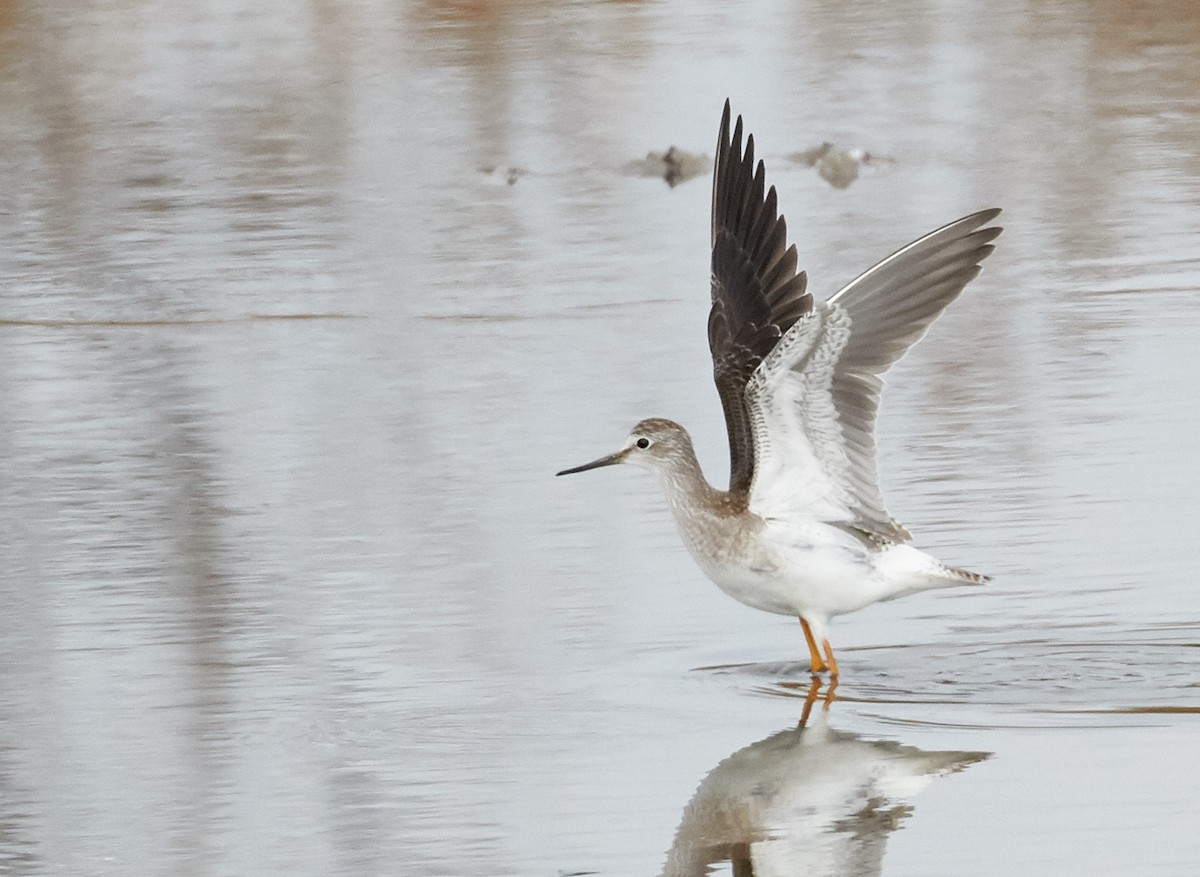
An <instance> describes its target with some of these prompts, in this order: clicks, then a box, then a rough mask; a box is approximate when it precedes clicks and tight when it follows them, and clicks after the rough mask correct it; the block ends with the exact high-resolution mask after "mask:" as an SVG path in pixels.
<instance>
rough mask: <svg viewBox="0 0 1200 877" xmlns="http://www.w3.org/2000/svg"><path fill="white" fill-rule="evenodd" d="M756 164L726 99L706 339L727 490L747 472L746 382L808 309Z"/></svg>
mask: <svg viewBox="0 0 1200 877" xmlns="http://www.w3.org/2000/svg"><path fill="white" fill-rule="evenodd" d="M763 177H764V171H763V163H762V162H761V161H760V162H759V163H758V168H757V170H756V169H755V165H754V137H753V135H751V136H748V137H747V138H746V150H745V153H743V152H742V118H741V116H738V120H737V125H736V127H735V128H734V131H733V136H732V139H731V138H730V134H729V101H725V112H724V114H723V115H722V117H721V133H720V137H719V139H718V140H717V157H716V166H715V168H714V170H713V208H712V310H711V311H710V312H709V315H708V345H709V349H710V350H711V351H712V357H713V377H714V379H715V380H716V384H717V392H718V393H719V394H720V396H721V404H722V406H724V408H725V424H726V427H727V428H728V430H729V489H730V491H731V492H738V493H745V492H746V491H748V490H749V488H750V482H751V479H752V477H753V474H754V450H753V448H754V445H753V435H752V430H751V425H750V416H749V413H748V412H747V410H746V394H745V390H746V382H747V381H749V380H750V376H751V375H752V374H753V373H754V370H755V369H756V368H758V366H759V363H761V362H762V361H763V358H764V357H766V356H767V354H768V353H770V352H771V349H772V348H773V347H774V346H775V345H776V343H778V341H779V339H780V338H781V337H783V335H784V334H785V333H786V332H787V331H788V330H789V329H790V328H792V326H793V324H795V322H796V321H797V320H798V319H799V318H800V317H802V316H804V315H805V314H807V313H809V312H810V311H811V310H812V306H813V298H812V295H811V294H809V293H808V292H806V291H805V286H806V279H805V276H804V273H803V272H800V273H797V272H796V248H795V247H794V246H792V247H789V246H788V245H787V224H786V223H785V222H784V219H783V217H782V216H777V214H776V199H775V187H774V186H772V187H771V188H770V189H769V190H767V192H766V194H765V195H764V194H763V186H764V184H763Z"/></svg>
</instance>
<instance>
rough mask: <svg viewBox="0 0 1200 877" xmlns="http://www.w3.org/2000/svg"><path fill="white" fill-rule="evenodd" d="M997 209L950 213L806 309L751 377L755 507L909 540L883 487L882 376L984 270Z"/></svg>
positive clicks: (748, 395)
mask: <svg viewBox="0 0 1200 877" xmlns="http://www.w3.org/2000/svg"><path fill="white" fill-rule="evenodd" d="M999 213H1000V211H999V210H984V211H982V212H980V213H975V214H972V215H971V216H967V217H964V218H963V219H960V220H958V221H956V222H952V223H950V224H949V225H947V226H944V227H943V228H940V229H938V230H937V231H935V232H932V233H931V234H928V235H926V236H925V237H923V238H921V239H920V240H918V241H914V242H913V243H911V244H909V245H908V246H907V247H904V248H903V249H902V250H900V251H898V252H896V253H894V254H892V255H891V256H889V257H888V258H886V259H884V260H883V261H882V262H880V263H879V264H878V265H876V266H875V267H874V268H871V269H870V270H869V271H867V272H866V273H864V274H862V275H860V276H859V277H857V278H856V279H854V280H852V281H851V282H850V283H849V284H847V285H846V286H845V287H843V288H842V289H841V290H839V291H838V292H837V293H835V294H834V295H833V296H832V297H831V298H829V299H828V300H827V301H825V302H822V303H821V305H820V306H818V307H817V308H816V309H815V310H814V311H813V312H812V313H811V314H809V315H808V316H806V317H805V318H804V319H802V320H799V321H798V322H797V323H796V324H795V325H793V326H792V328H791V329H790V330H788V331H787V333H786V334H785V335H784V336H783V338H782V339H780V341H779V343H778V344H777V345H776V346H775V348H774V349H773V350H772V351H771V352H770V353H769V354H768V355H767V356H766V357H765V358H764V359H763V361H762V363H761V364H760V365H759V366H758V368H757V369H756V370H755V372H754V374H753V376H752V377H751V379H750V381H749V382H748V383H747V386H746V407H747V409H748V411H749V412H750V424H751V430H752V438H753V446H754V464H753V472H754V476H753V482H752V484H751V487H750V499H749V507H750V509H751V511H754V512H755V513H756V514H759V515H761V516H763V517H769V518H789V517H802V518H808V519H811V520H819V521H826V522H830V523H843V524H845V525H847V526H849V527H853V528H854V529H856V530H858V531H860V532H862V533H863V534H865V535H867V536H869V537H871V538H873V539H876V540H882V541H885V542H902V541H907V540H908V539H909V538H910V537H909V534H908V531H907V530H905V529H904V527H902V526H901V525H900V524H898V523H897V522H896V521H894V520H893V519H892V517H891V516H890V515H889V514H888V513H887V509H886V508H885V507H884V504H883V497H882V496H880V493H879V473H878V466H877V463H876V452H875V419H876V414H877V413H878V410H879V395H880V392H881V391H882V389H883V380H882V378H881V376H882V375H883V373H884V372H885V371H887V370H888V368H889V367H890V366H891V365H892V363H894V362H895V361H896V360H897V359H899V358H900V357H901V356H903V355H904V353H905V351H907V350H908V349H909V348H910V347H911V346H912V345H913V344H914V343H915V342H916V341H917V340H918V339H919V338H920V337H921V336H922V335H924V334H925V331H926V330H927V329H928V328H929V326H930V324H931V323H932V322H933V321H934V320H935V319H937V317H938V315H939V314H941V312H942V311H943V310H944V309H945V307H946V305H948V304H949V303H950V302H952V301H953V300H954V299H955V298H957V297H958V295H959V293H960V292H962V290H963V287H965V286H966V285H967V283H968V282H970V281H971V280H972V279H973V278H974V277H975V276H977V275H978V274H979V272H980V270H981V268H980V263H981V262H982V261H983V260H984V259H986V258H987V257H988V255H990V254H991V252H992V250H993V249H995V248H994V247H993V246H992V244H991V241H992V240H994V239H995V238H996V236H997V235H999V234H1000V231H1001V229H1000V228H999V227H996V226H990V227H986V228H985V227H984V226H987V224H988V223H989V222H991V221H992V220H993V219H995V218H996V216H998V215H999Z"/></svg>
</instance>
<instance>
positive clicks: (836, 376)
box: [558, 101, 1001, 676]
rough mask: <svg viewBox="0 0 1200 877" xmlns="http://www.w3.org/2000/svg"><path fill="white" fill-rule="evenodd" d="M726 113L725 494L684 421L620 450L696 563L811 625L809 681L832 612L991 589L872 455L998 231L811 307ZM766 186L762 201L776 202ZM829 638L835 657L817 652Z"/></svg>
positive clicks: (714, 340) (654, 426) (820, 666)
mask: <svg viewBox="0 0 1200 877" xmlns="http://www.w3.org/2000/svg"><path fill="white" fill-rule="evenodd" d="M729 120H730V112H729V102H728V101H726V102H725V112H724V114H723V116H722V118H721V132H720V137H719V139H718V142H717V155H716V167H715V169H714V171H713V206H712V310H711V311H710V312H709V316H708V343H709V348H710V350H711V351H712V357H713V370H714V376H715V379H716V384H717V392H718V393H719V395H720V397H721V402H722V404H723V406H724V409H725V422H726V426H727V428H728V431H729V453H730V479H729V490H728V491H723V490H718V489H716V488H714V487H712V486H711V485H709V483H708V481H706V480H705V478H704V475H703V474H702V473H701V471H700V464H699V463H698V462H697V460H696V453H695V451H694V450H693V449H692V441H691V439H690V438H689V436H688V434H687V432H686V431H685V430H684V428H683V427H682V426H680V425H679V424H677V423H674V422H672V421H670V420H661V419H657V418H652V419H649V420H643V421H642V422H641V423H639V424H637V426H635V427H634V428H633V431H632V432H631V433H630V434H629V438H628V439H626V441H625V444H624V445H623V446H622V447H621V449H620V450H619V451H617V452H616V453H615V454H610V455H608V456H606V457H601V458H600V459H598V460H594V461H593V462H591V463H587V464H585V465H583V466H576V467H575V468H573V469H565V470H563V471H562V472H559V473H558V474H559V475H569V474H571V473H572V472H582V471H584V470H586V469H595V468H598V467H600V466H611V465H614V464H617V463H633V464H634V465H638V466H642V467H643V468H647V469H649V470H650V471H652V472H653V473H654V474H655V475H657V476H658V480H659V482H660V483H661V484H662V486H663V489H664V491H665V492H666V495H667V501H668V503H669V505H670V507H671V511H672V512H673V513H674V516H675V521H676V523H677V524H678V526H679V531H680V533H681V534H682V536H683V541H684V542H685V543H686V545H687V547H688V549H689V551H691V553H692V556H693V557H694V558H695V559H696V562H697V563H698V564H699V565H700V567H701V568H702V569H703V570H704V572H705V574H707V575H708V577H709V578H710V579H712V580H713V581H714V582H715V583H716V584H717V585H718V586H719V587H720V588H721V589H722V590H723V591H725V592H726V593H727V594H729V595H730V596H732V597H734V598H735V599H737V600H740V601H741V602H743V603H745V604H747V605H748V606H753V607H754V608H756V609H762V610H764V611H766V612H774V613H778V614H780V615H794V616H797V617H798V618H799V619H800V624H801V626H802V627H803V630H804V636H805V639H806V641H807V643H808V649H809V654H810V657H811V661H812V670H813V672H814V673H818V672H823V671H825V670H829V671H830V672H831V673H832V674H833V675H834V676H836V675H837V672H838V668H837V661H836V660H835V659H834V655H833V648H832V647H831V646H830V644H829V637H828V624H829V620H830V619H831V618H833V617H834V616H836V615H842V614H844V613H847V612H853V611H855V610H857V609H861V608H863V607H864V606H868V605H870V604H872V603H876V602H878V601H880V600H891V599H893V598H896V597H902V596H904V595H906V594H913V593H916V592H918V591H924V590H928V589H930V588H944V587H950V586H954V585H967V584H980V583H982V582H985V581H987V577H986V576H982V575H979V574H978V573H973V572H968V571H966V570H962V569H956V568H954V567H950V566H947V565H945V564H943V563H942V562H940V561H939V560H937V559H935V558H934V557H932V556H931V555H929V554H926V553H925V552H923V551H920V550H918V549H917V548H914V547H913V546H912V545H910V544H909V542H910V540H911V538H912V537H911V536H910V535H909V532H908V531H907V530H906V529H905V528H904V527H903V526H901V525H900V524H899V523H898V522H897V521H895V520H894V519H893V518H892V516H891V515H889V514H888V512H887V509H886V508H884V504H883V497H882V496H881V495H880V491H879V476H878V470H877V464H876V459H875V457H876V453H875V419H876V414H877V412H878V409H879V396H880V392H881V391H882V389H883V380H882V378H881V376H882V375H883V373H884V372H886V371H887V370H888V368H889V367H890V366H891V365H892V364H893V363H894V362H895V361H896V360H898V359H899V358H900V357H901V356H903V355H904V353H905V352H906V351H907V350H908V349H909V347H911V346H912V345H913V344H914V343H915V342H916V341H917V339H919V338H920V337H921V336H922V335H924V334H925V331H926V330H927V329H928V328H929V326H930V324H931V323H932V322H933V321H934V320H935V319H936V318H937V317H938V315H939V314H941V312H942V310H943V309H944V308H945V307H946V305H948V304H949V303H950V302H952V301H953V300H954V299H955V298H957V297H958V295H959V293H960V292H962V290H963V287H965V286H966V285H967V283H968V282H969V281H970V280H972V279H973V278H974V277H975V276H977V275H978V274H979V272H980V270H981V269H980V263H981V262H982V261H983V260H984V259H985V258H987V256H988V255H989V254H990V253H991V252H992V250H993V249H994V247H993V246H992V244H991V241H993V240H994V239H995V238H996V236H997V235H999V234H1000V231H1001V229H1000V228H999V227H997V226H989V225H988V224H989V223H990V222H991V221H992V220H993V219H995V218H996V216H998V215H999V213H1000V211H999V210H984V211H981V212H979V213H974V214H972V215H970V216H966V217H964V218H962V219H959V220H957V221H956V222H952V223H950V224H949V225H946V226H943V227H942V228H940V229H938V230H937V231H935V232H932V233H930V234H927V235H925V237H923V238H921V239H920V240H917V241H914V242H913V243H911V244H909V245H908V246H906V247H904V248H903V249H901V250H898V251H897V252H895V253H893V254H892V255H891V256H888V257H887V258H886V259H884V260H883V261H882V262H880V263H879V264H878V265H876V266H875V267H873V268H871V269H870V270H868V271H866V272H865V273H863V274H861V275H860V276H859V277H857V278H855V279H854V280H852V281H851V282H850V283H848V284H847V285H846V286H844V287H843V288H842V289H840V290H838V291H837V292H836V293H834V294H833V295H832V296H831V297H830V298H828V299H827V300H826V301H824V302H822V303H820V304H814V302H813V297H812V294H811V293H809V292H808V291H807V278H806V276H805V274H804V272H803V271H800V272H797V270H796V248H795V246H794V245H793V246H788V244H787V226H786V224H785V223H784V218H783V216H782V215H778V214H777V207H776V195H775V187H774V186H772V187H770V188H769V189H765V184H764V181H763V178H764V169H763V163H762V162H761V161H760V162H758V165H757V167H756V166H755V163H754V137H753V135H750V136H748V137H747V138H746V146H745V150H744V151H743V149H742V119H741V117H740V116H739V117H738V120H737V124H736V125H735V127H734V129H733V133H732V136H731V135H730V131H729ZM764 189H765V193H764ZM818 642H819V643H820V644H821V648H822V649H823V650H824V654H822V651H821V649H819V648H818V645H817V644H818Z"/></svg>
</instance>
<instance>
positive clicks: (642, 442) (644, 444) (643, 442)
mask: <svg viewBox="0 0 1200 877" xmlns="http://www.w3.org/2000/svg"><path fill="white" fill-rule="evenodd" d="M637 446H638V447H639V448H641V449H642V450H643V451H644V450H646V448H648V447H650V439H648V438H640V439H638V440H637Z"/></svg>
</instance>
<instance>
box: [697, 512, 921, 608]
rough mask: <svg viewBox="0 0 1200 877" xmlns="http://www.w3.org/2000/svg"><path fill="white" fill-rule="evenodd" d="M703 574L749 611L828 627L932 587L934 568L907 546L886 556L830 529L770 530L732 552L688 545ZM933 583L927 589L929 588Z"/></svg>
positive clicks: (738, 544) (734, 545) (814, 526)
mask: <svg viewBox="0 0 1200 877" xmlns="http://www.w3.org/2000/svg"><path fill="white" fill-rule="evenodd" d="M688 541H689V544H688V547H689V549H691V552H692V556H693V557H695V559H696V562H697V563H698V564H699V565H700V567H701V569H703V570H704V572H705V574H706V575H707V576H708V577H709V578H710V579H711V580H712V581H713V582H715V583H716V585H717V586H718V587H719V588H720V589H721V590H722V591H724V592H725V593H726V594H728V595H729V596H731V597H733V598H734V599H735V600H738V601H739V602H741V603H745V604H746V605H747V606H753V607H754V608H755V609H761V610H762V611H764V612H773V613H776V614H779V615H792V616H800V615H804V616H806V617H809V618H821V619H829V618H832V617H833V616H835V615H842V614H844V613H846V612H854V611H855V610H858V609H862V608H863V607H864V606H869V605H870V604H871V603H875V602H877V601H879V600H885V599H888V598H889V597H895V596H900V595H901V594H902V593H910V592H912V591H916V590H923V589H924V588H927V587H934V586H935V585H934V583H933V582H932V581H929V580H928V577H927V575H925V573H926V571H927V570H928V569H929V568H930V566H931V565H932V564H936V561H934V560H933V559H932V558H931V557H929V555H927V554H925V553H924V552H921V551H918V550H917V549H915V548H912V547H911V546H907V545H897V546H893V547H891V548H888V549H886V550H884V551H882V552H880V551H875V550H872V549H869V548H867V547H866V546H864V545H863V544H862V543H861V542H859V541H858V540H857V539H855V538H854V537H853V536H851V535H849V534H848V533H845V532H844V531H842V530H840V529H838V528H836V527H830V526H828V525H825V524H820V523H813V524H809V525H805V526H802V527H796V526H787V527H784V526H773V525H772V524H771V523H769V522H768V524H767V526H765V527H764V528H762V529H761V530H759V531H758V532H757V533H756V534H754V538H753V539H751V540H748V541H747V540H737V542H731V543H730V544H729V545H728V546H727V550H720V549H719V548H718V549H717V550H713V546H712V545H711V543H710V544H709V545H708V546H707V549H708V550H702V549H701V546H698V545H693V544H691V542H690V540H688ZM927 582H928V583H927Z"/></svg>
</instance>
